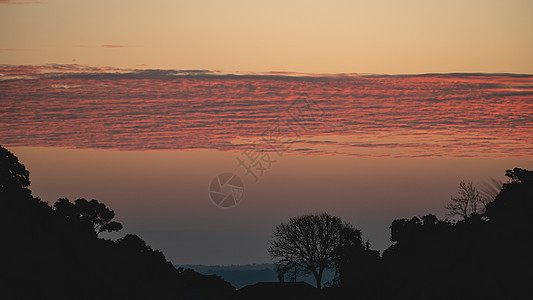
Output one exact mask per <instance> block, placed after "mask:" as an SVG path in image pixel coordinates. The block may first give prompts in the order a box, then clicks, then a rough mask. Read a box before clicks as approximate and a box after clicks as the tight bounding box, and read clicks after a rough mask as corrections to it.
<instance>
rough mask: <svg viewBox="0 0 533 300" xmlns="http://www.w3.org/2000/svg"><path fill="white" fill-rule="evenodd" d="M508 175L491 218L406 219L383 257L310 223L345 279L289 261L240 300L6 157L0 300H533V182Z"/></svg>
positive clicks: (102, 209) (518, 173)
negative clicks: (530, 298)
mask: <svg viewBox="0 0 533 300" xmlns="http://www.w3.org/2000/svg"><path fill="white" fill-rule="evenodd" d="M505 175H506V176H507V177H508V178H509V180H508V182H506V183H504V184H503V186H502V188H501V190H500V191H499V193H498V194H497V195H496V196H495V197H494V198H493V199H491V200H490V201H487V202H486V203H484V207H485V209H483V210H482V211H481V210H474V211H472V212H471V213H469V214H465V215H464V217H463V218H462V219H461V220H459V221H454V220H448V219H445V220H439V219H438V218H437V217H436V216H435V215H433V214H428V215H426V216H422V217H416V216H415V217H413V218H411V219H399V220H394V221H393V222H392V224H391V226H390V229H391V237H390V239H391V242H392V245H391V246H390V247H389V248H388V249H386V250H385V251H383V253H380V252H379V251H376V250H372V249H371V248H370V244H369V243H368V242H366V243H365V242H363V240H362V239H361V232H360V231H359V230H357V229H355V228H353V227H351V225H349V224H345V225H342V224H343V223H342V222H340V219H338V218H336V217H330V216H329V215H327V214H326V213H324V214H321V215H318V216H303V217H300V218H304V217H305V218H307V219H305V218H304V219H305V220H328V222H329V221H332V222H333V223H334V224H338V226H337V225H335V226H337V227H332V226H331V224H332V223H328V224H330V227H328V228H330V229H328V230H332V229H331V228H335V230H337V231H335V234H336V235H335V236H336V237H337V239H336V240H335V243H334V248H332V251H329V252H327V253H328V254H327V255H329V256H330V257H329V258H328V259H325V260H324V263H323V265H322V267H323V268H322V269H324V268H326V269H327V268H335V270H336V271H337V272H336V276H335V278H334V280H332V281H331V282H328V283H327V284H324V287H322V286H321V285H320V284H318V286H319V287H321V288H314V287H311V286H310V285H307V284H304V283H302V282H290V280H285V276H284V275H285V274H290V268H291V267H298V266H300V265H299V260H298V257H297V256H294V257H291V259H280V260H277V262H279V265H278V271H280V276H279V278H280V281H281V282H278V283H260V284H256V285H252V286H247V287H244V288H242V289H240V290H235V288H234V287H233V286H231V285H230V284H229V283H228V282H226V281H224V280H223V279H222V278H221V277H219V276H215V275H202V274H200V273H197V272H195V271H194V270H191V269H183V268H178V269H176V268H175V267H174V266H173V265H172V264H171V263H170V262H169V261H167V260H166V258H165V256H164V255H163V253H162V252H160V251H158V250H154V249H152V248H151V247H150V246H149V245H147V244H146V243H145V242H144V241H143V240H142V239H141V238H140V237H138V236H136V235H133V234H127V235H125V236H124V237H122V238H119V239H117V240H109V239H103V238H100V237H99V234H100V233H102V232H111V231H120V230H121V229H122V224H120V223H118V222H116V221H114V220H113V219H114V217H115V213H114V211H112V210H111V209H110V208H108V207H107V206H106V205H105V204H103V203H100V202H98V201H97V200H90V201H88V200H86V199H83V198H80V199H77V200H75V201H73V202H71V201H70V200H69V199H66V198H61V199H58V200H57V202H55V203H54V204H53V205H50V204H49V203H47V202H43V201H41V200H40V199H39V198H38V197H35V196H33V195H32V193H31V191H30V189H29V186H30V179H29V172H28V170H26V168H25V166H24V165H23V164H21V163H20V162H19V161H18V158H17V157H16V156H15V155H14V154H12V153H11V152H9V151H8V150H7V149H6V148H4V147H2V146H0V206H1V209H0V223H1V224H0V225H1V226H0V228H1V239H2V243H1V247H0V268H1V274H0V297H1V298H2V299H273V298H277V299H502V298H504V299H520V298H524V297H525V296H526V295H530V292H531V288H530V286H529V284H530V279H531V275H530V274H531V270H532V267H533V259H532V257H531V249H532V246H533V218H532V215H533V171H528V170H525V169H520V168H514V169H512V170H507V171H506V174H505ZM465 186H467V184H466V185H465ZM326 216H327V217H326ZM328 218H329V219H328ZM294 219H295V220H299V219H298V218H294ZM291 220H293V219H291ZM298 224H300V225H301V224H304V225H305V224H311V223H305V222H303V223H302V222H301V223H298ZM282 225H284V224H281V225H280V226H278V228H277V229H276V231H275V233H276V232H277V233H279V232H280V231H279V230H278V229H279V228H283V226H282ZM300 225H299V226H300ZM304 225H301V226H303V227H301V228H304V229H305V228H306V227H305V226H304ZM287 228H289V229H290V227H287ZM298 228H300V227H298ZM317 228H319V227H317ZM281 232H282V233H283V231H281ZM328 232H329V231H328ZM321 234H322V236H330V234H329V233H321ZM279 236H280V235H278V237H279ZM274 245H280V246H283V244H275V243H274ZM332 245H333V244H332ZM311 246H312V245H311ZM274 250H275V249H274ZM269 252H271V254H276V255H284V252H283V251H277V252H276V251H272V250H269ZM311 262H312V261H311ZM307 265H311V266H312V265H313V264H312V263H307ZM321 272H322V271H321ZM285 281H289V282H285Z"/></svg>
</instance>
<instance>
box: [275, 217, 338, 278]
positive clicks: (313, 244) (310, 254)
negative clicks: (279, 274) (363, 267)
mask: <svg viewBox="0 0 533 300" xmlns="http://www.w3.org/2000/svg"><path fill="white" fill-rule="evenodd" d="M344 226H345V225H344V224H343V223H342V221H341V219H340V218H338V217H332V216H330V215H328V214H327V213H322V214H320V215H304V216H301V217H296V218H291V219H290V220H289V223H287V224H280V225H278V226H277V227H276V229H275V230H274V234H273V240H272V241H270V247H269V249H268V252H269V254H270V256H272V258H273V260H274V262H275V263H276V265H277V266H279V268H278V270H287V271H288V270H291V271H299V272H301V273H305V274H313V276H314V277H315V280H316V287H317V288H321V287H322V274H323V272H324V270H326V269H331V268H333V267H334V266H335V258H336V253H337V248H338V247H339V245H340V244H341V231H342V229H343V228H344Z"/></svg>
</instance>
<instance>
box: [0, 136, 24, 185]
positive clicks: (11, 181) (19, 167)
mask: <svg viewBox="0 0 533 300" xmlns="http://www.w3.org/2000/svg"><path fill="white" fill-rule="evenodd" d="M28 186H30V172H28V170H26V167H25V166H24V165H23V164H21V163H20V162H19V160H18V158H17V157H16V156H15V155H13V153H11V152H9V150H7V149H6V148H4V147H2V146H0V193H1V194H8V193H14V192H18V191H21V190H25V189H27V188H28Z"/></svg>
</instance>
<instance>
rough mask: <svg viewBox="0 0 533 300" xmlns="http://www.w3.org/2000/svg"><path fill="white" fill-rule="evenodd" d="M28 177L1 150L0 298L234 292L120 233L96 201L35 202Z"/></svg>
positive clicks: (158, 296)
mask: <svg viewBox="0 0 533 300" xmlns="http://www.w3.org/2000/svg"><path fill="white" fill-rule="evenodd" d="M29 185H30V181H29V172H28V171H27V170H26V169H25V167H24V165H22V164H21V163H19V161H18V159H17V158H16V157H15V156H14V155H13V154H12V153H10V152H9V151H8V150H6V149H5V148H3V147H1V146H0V206H1V207H2V209H1V210H0V234H1V236H2V247H0V269H1V270H2V272H1V274H0V296H1V297H0V298H2V299H161V298H169V297H177V298H180V299H226V298H228V299H229V298H230V297H232V296H233V293H234V287H232V286H231V285H230V284H229V283H227V282H225V281H223V280H222V279H220V277H217V276H205V275H201V274H199V273H197V272H195V271H193V270H190V269H189V270H185V269H178V270H176V269H175V268H174V266H173V265H172V264H171V263H170V262H168V261H167V260H166V259H165V256H164V255H163V253H161V252H160V251H157V250H153V249H152V248H151V247H150V246H149V245H147V244H146V243H145V242H144V241H143V240H142V239H141V238H140V237H138V236H136V235H132V234H128V235H126V236H124V237H123V238H120V239H118V240H116V241H112V240H104V239H101V238H98V234H99V233H100V232H102V231H116V230H120V229H121V228H122V225H121V224H119V223H117V222H115V221H113V220H112V219H113V217H114V215H115V214H114V212H113V211H112V210H110V209H108V208H107V207H106V206H105V205H104V204H102V203H99V202H98V201H96V200H91V201H87V200H85V199H78V200H76V201H75V202H74V203H72V202H70V201H69V200H68V199H60V200H58V201H57V202H56V203H55V205H54V206H53V207H52V206H50V205H49V204H48V203H45V202H43V201H41V200H40V199H39V198H36V197H33V196H32V195H31V191H30V190H29V189H28V187H29Z"/></svg>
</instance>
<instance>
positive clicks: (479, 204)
mask: <svg viewBox="0 0 533 300" xmlns="http://www.w3.org/2000/svg"><path fill="white" fill-rule="evenodd" d="M458 194H459V195H458V196H457V197H451V199H450V202H448V203H447V204H446V205H444V207H445V208H446V209H447V210H448V211H449V212H448V214H447V215H448V216H450V217H453V216H459V217H461V218H463V220H466V219H468V218H469V217H470V216H472V215H474V214H481V213H483V211H484V206H485V205H486V203H485V202H484V198H483V197H482V196H481V194H480V192H479V191H478V190H477V189H476V187H475V186H474V184H473V183H472V182H471V181H467V182H465V181H464V180H463V181H461V183H460V184H459V189H458Z"/></svg>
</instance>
